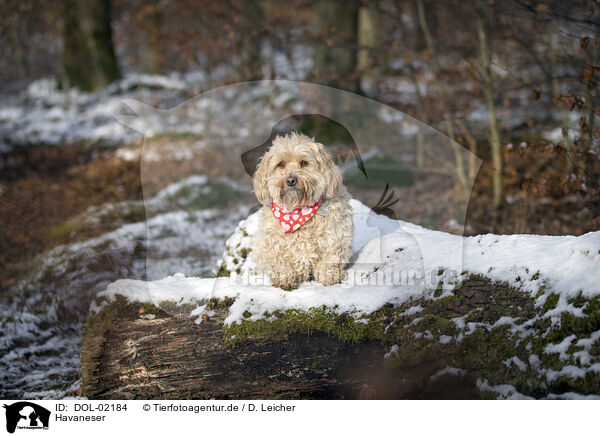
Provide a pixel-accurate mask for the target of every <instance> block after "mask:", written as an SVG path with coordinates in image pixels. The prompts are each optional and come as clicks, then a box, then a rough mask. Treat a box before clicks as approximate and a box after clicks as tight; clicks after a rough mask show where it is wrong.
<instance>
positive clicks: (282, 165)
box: [277, 161, 285, 168]
mask: <svg viewBox="0 0 600 436" xmlns="http://www.w3.org/2000/svg"><path fill="white" fill-rule="evenodd" d="M277 166H278V167H279V168H285V162H283V161H281V162H279V163H278V164H277Z"/></svg>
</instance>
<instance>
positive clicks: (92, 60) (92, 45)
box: [63, 0, 120, 91]
mask: <svg viewBox="0 0 600 436" xmlns="http://www.w3.org/2000/svg"><path fill="white" fill-rule="evenodd" d="M63 65H64V70H65V74H66V77H67V80H68V85H69V86H70V87H77V88H80V89H82V90H85V91H92V90H95V89H98V88H101V87H103V86H106V85H107V84H109V83H110V82H112V81H114V80H116V79H118V78H119V77H120V76H119V69H118V65H117V58H116V56H115V51H114V48H113V42H112V30H111V17H110V0H89V1H85V2H80V1H77V0H65V5H64V52H63Z"/></svg>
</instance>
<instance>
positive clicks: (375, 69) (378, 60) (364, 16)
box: [357, 1, 383, 77]
mask: <svg viewBox="0 0 600 436" xmlns="http://www.w3.org/2000/svg"><path fill="white" fill-rule="evenodd" d="M358 46H359V50H358V58H357V63H358V70H359V71H360V74H361V76H363V77H378V76H379V75H380V74H381V70H382V62H383V56H381V54H380V53H381V52H380V50H381V49H382V47H383V35H382V27H381V17H380V14H379V10H378V2H377V1H370V2H368V3H366V4H365V5H363V6H361V7H360V9H359V12H358Z"/></svg>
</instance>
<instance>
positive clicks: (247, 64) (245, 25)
mask: <svg viewBox="0 0 600 436" xmlns="http://www.w3.org/2000/svg"><path fill="white" fill-rule="evenodd" d="M262 20H263V13H262V10H261V7H260V1H259V0H244V1H242V29H241V31H242V41H241V48H240V66H239V75H240V80H258V79H262V74H261V62H260V42H261V35H260V24H261V23H262Z"/></svg>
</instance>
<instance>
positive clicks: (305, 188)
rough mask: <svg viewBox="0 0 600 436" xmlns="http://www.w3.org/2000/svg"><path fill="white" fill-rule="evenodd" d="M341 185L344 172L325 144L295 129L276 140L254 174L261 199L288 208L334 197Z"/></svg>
mask: <svg viewBox="0 0 600 436" xmlns="http://www.w3.org/2000/svg"><path fill="white" fill-rule="evenodd" d="M341 184H342V174H341V172H340V170H339V168H338V167H337V166H336V165H335V163H334V162H333V159H332V158H331V155H330V154H329V153H328V152H327V151H326V150H325V147H323V144H319V143H318V142H314V141H313V140H312V139H310V138H309V137H308V136H305V135H299V134H296V133H293V132H292V133H289V134H287V135H286V136H283V137H282V136H278V137H276V138H275V139H274V140H273V146H272V147H271V148H270V149H269V151H267V153H265V155H264V156H263V158H262V159H261V160H260V163H259V164H258V167H257V169H256V172H255V173H254V192H255V194H256V198H257V199H258V201H259V202H261V203H262V204H267V203H269V202H270V201H271V199H273V200H274V201H275V202H276V203H278V204H280V205H282V206H283V207H284V208H285V209H287V210H291V209H294V208H295V207H299V206H310V205H313V204H315V203H316V202H317V201H318V200H319V198H320V197H321V196H324V197H325V198H333V197H335V196H336V195H338V193H339V190H340V187H341Z"/></svg>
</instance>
